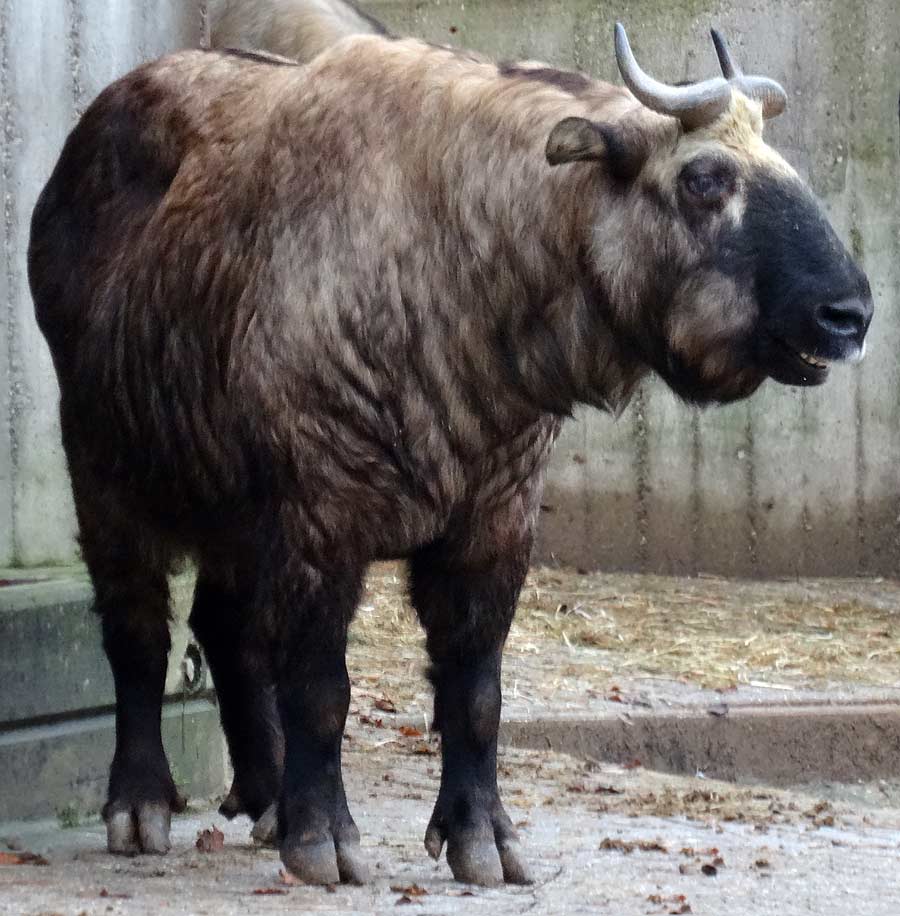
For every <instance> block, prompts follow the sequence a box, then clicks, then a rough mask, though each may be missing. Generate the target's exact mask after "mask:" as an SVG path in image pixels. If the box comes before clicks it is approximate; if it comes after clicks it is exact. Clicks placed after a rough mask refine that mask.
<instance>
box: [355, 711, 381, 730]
mask: <svg viewBox="0 0 900 916" xmlns="http://www.w3.org/2000/svg"><path fill="white" fill-rule="evenodd" d="M359 723H360V725H371V726H373V727H375V728H384V719H373V718H372V717H371V716H367V715H366V714H365V713H361V714H360V716H359Z"/></svg>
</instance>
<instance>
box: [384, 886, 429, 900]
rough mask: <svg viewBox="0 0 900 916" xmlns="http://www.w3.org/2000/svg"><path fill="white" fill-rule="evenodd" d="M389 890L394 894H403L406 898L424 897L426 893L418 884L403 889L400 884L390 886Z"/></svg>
mask: <svg viewBox="0 0 900 916" xmlns="http://www.w3.org/2000/svg"><path fill="white" fill-rule="evenodd" d="M391 890H392V891H393V892H394V893H395V894H405V895H406V896H407V897H424V896H425V895H426V894H427V893H428V891H427V890H426V889H425V888H424V887H421V886H420V885H418V884H410V885H409V886H408V887H404V886H403V885H402V884H392V885H391Z"/></svg>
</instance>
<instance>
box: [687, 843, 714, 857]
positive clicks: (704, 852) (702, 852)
mask: <svg viewBox="0 0 900 916" xmlns="http://www.w3.org/2000/svg"><path fill="white" fill-rule="evenodd" d="M681 854H682V855H683V856H690V857H693V856H717V855H718V854H719V850H718V848H717V847H715V846H710V847H709V849H694V847H693V846H682V847H681Z"/></svg>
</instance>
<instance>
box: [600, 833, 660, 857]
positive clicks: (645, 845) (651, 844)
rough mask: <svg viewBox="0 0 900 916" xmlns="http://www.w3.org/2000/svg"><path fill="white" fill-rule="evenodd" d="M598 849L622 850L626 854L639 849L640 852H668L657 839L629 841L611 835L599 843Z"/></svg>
mask: <svg viewBox="0 0 900 916" xmlns="http://www.w3.org/2000/svg"><path fill="white" fill-rule="evenodd" d="M600 849H614V850H616V851H617V852H624V853H625V854H626V855H628V854H629V853H632V852H634V851H635V849H639V850H640V851H641V852H668V851H669V850H668V849H666V847H665V846H663V845H662V843H660V842H659V840H634V841H633V842H629V841H627V840H619V839H613V838H612V837H607V838H606V839H605V840H603V842H602V843H601V844H600Z"/></svg>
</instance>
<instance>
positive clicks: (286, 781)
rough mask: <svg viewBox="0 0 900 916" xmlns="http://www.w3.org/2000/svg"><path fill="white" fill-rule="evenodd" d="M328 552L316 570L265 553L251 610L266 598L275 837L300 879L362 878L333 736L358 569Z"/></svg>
mask: <svg viewBox="0 0 900 916" xmlns="http://www.w3.org/2000/svg"><path fill="white" fill-rule="evenodd" d="M338 559H340V562H337V560H338ZM333 560H335V562H333V563H332V565H331V568H329V569H328V570H324V569H321V568H317V567H313V566H310V565H308V564H306V563H305V562H297V561H296V560H295V559H294V558H291V557H287V558H286V559H285V560H284V561H282V560H281V559H280V558H278V557H277V555H274V556H273V557H271V558H270V562H269V563H268V564H267V566H268V572H263V573H262V574H261V579H262V581H263V583H264V586H265V591H266V594H265V595H263V596H261V597H260V599H259V600H260V602H261V608H260V611H259V613H265V611H263V610H262V607H265V608H266V609H268V613H269V614H270V615H271V618H270V619H271V621H272V628H271V630H270V635H271V636H272V657H273V662H274V666H275V675H276V677H275V680H276V688H277V699H278V709H279V713H280V717H281V725H282V729H283V730H284V743H285V757H284V776H283V779H282V787H281V797H280V800H279V805H278V833H279V846H280V852H281V858H282V861H283V862H284V864H285V865H286V866H287V868H288V869H289V870H290V871H291V872H292V873H293V874H294V875H296V876H297V877H298V878H300V879H301V880H302V881H304V882H306V883H307V884H333V883H336V882H337V881H339V880H340V881H343V882H347V883H352V884H361V883H364V882H365V881H367V880H368V868H367V866H366V864H365V861H364V859H363V857H362V854H361V852H360V846H359V831H358V830H357V828H356V824H354V822H353V818H352V817H351V815H350V811H349V809H348V807H347V797H346V795H345V793H344V783H343V779H342V775H341V741H342V739H343V735H344V723H345V721H346V718H347V709H348V707H349V704H350V679H349V677H348V675H347V666H346V662H345V658H344V655H345V652H346V646H347V628H348V626H349V623H350V619H351V617H352V615H353V611H354V610H355V608H356V603H357V600H358V598H359V593H360V589H361V586H362V579H363V571H364V570H363V566H362V565H361V564H355V563H353V562H351V561H348V560H347V559H346V558H337V557H335V558H333Z"/></svg>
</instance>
